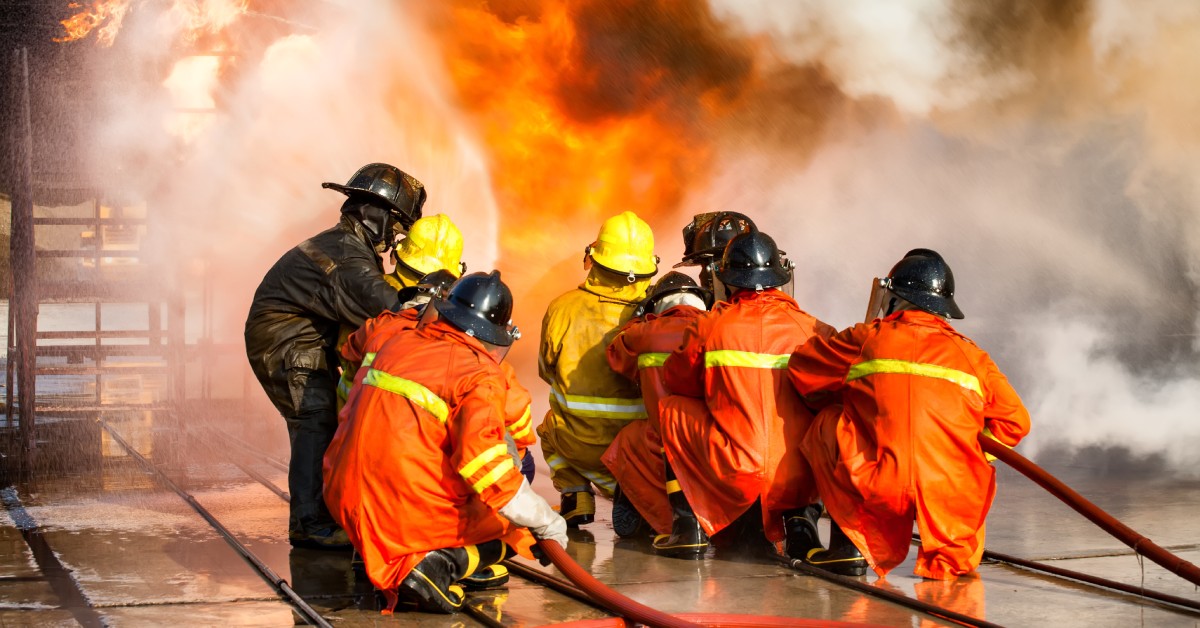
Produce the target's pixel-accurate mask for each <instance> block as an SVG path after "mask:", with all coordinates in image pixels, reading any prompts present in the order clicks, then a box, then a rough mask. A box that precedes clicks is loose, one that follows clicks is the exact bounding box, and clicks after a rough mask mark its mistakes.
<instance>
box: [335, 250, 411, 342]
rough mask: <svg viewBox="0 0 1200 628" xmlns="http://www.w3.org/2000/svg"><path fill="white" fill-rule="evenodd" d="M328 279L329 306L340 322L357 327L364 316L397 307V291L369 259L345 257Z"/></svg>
mask: <svg viewBox="0 0 1200 628" xmlns="http://www.w3.org/2000/svg"><path fill="white" fill-rule="evenodd" d="M332 280H333V291H334V303H333V307H334V310H335V312H336V313H337V316H338V319H339V320H340V321H341V322H342V323H345V324H348V325H351V326H353V327H355V328H358V327H360V326H362V324H363V322H365V321H366V320H367V319H368V318H373V317H375V316H379V315H380V314H381V313H382V312H384V311H386V310H393V311H395V310H399V309H400V293H399V292H398V291H397V290H396V289H395V288H393V287H391V286H389V285H388V283H387V281H385V280H384V279H383V272H382V271H380V270H379V268H378V266H376V265H375V264H374V262H373V261H372V260H368V259H366V258H363V257H348V258H346V259H344V260H342V261H340V262H339V263H338V264H337V266H335V267H334V269H333V271H332Z"/></svg>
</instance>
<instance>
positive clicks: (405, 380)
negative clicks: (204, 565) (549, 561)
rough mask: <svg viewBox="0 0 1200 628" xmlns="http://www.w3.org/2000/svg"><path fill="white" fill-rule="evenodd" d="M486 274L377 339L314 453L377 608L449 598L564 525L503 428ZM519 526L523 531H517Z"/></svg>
mask: <svg viewBox="0 0 1200 628" xmlns="http://www.w3.org/2000/svg"><path fill="white" fill-rule="evenodd" d="M511 315H512V294H511V292H509V289H508V287H507V286H505V285H504V283H503V282H502V281H501V278H500V273H499V272H496V271H493V272H492V273H489V274H485V273H474V274H470V275H467V276H465V277H463V278H462V279H460V280H459V281H458V282H456V283H455V284H454V286H452V287H451V289H450V292H449V294H447V295H446V296H445V297H444V298H438V299H434V300H433V301H432V302H431V305H430V307H429V308H427V309H426V312H425V313H424V314H423V315H422V317H421V321H420V322H419V323H418V324H417V326H416V328H415V329H411V330H404V331H400V332H399V333H396V334H394V335H393V336H392V337H391V338H389V339H388V340H386V341H385V342H384V343H383V345H382V346H380V347H379V348H378V350H377V351H376V352H375V355H374V356H373V358H372V360H371V362H370V364H369V366H368V365H364V367H363V368H362V369H361V373H360V377H359V382H358V383H357V384H356V386H355V388H354V390H353V392H352V393H351V395H350V398H349V400H348V401H347V404H346V408H345V410H344V411H343V421H342V423H341V425H340V426H339V427H338V431H337V434H336V435H335V436H334V439H333V443H332V444H331V445H330V447H329V451H328V452H327V453H326V455H325V468H324V473H325V499H326V501H327V503H328V504H329V507H330V510H331V511H332V512H333V515H334V517H335V518H336V519H337V520H338V521H339V522H340V523H341V524H342V526H343V527H344V528H345V530H346V532H347V533H348V534H349V536H350V539H351V541H352V542H353V543H354V547H355V549H356V550H357V551H358V552H359V553H360V554H361V555H362V558H363V565H364V568H365V571H366V572H367V576H368V578H369V579H370V580H371V583H372V584H373V585H374V586H375V587H376V588H377V589H378V590H379V591H380V592H382V593H383V595H384V597H385V598H386V600H387V606H386V608H385V609H384V612H385V613H390V612H391V611H392V610H393V609H394V608H395V606H396V603H397V601H398V600H399V599H404V600H405V601H407V602H410V603H414V604H416V605H417V607H418V608H419V609H420V610H424V611H429V612H441V613H452V612H455V611H457V610H458V609H460V608H461V607H462V604H463V586H464V584H465V583H464V584H460V582H462V581H463V580H464V578H468V577H470V576H472V575H474V574H475V573H476V572H477V571H478V570H480V569H483V568H486V567H490V566H492V565H494V564H496V563H498V562H500V561H501V560H502V559H503V558H504V557H505V555H507V554H508V553H509V552H510V551H516V552H517V553H519V554H521V555H523V556H525V557H526V558H532V554H531V552H530V547H531V546H532V543H533V539H534V538H540V539H551V540H554V541H557V542H558V543H560V544H561V545H562V546H563V547H564V548H565V547H566V544H567V526H566V522H565V521H563V519H562V517H560V516H559V515H558V514H557V513H555V512H554V510H553V509H552V508H551V507H550V505H549V504H547V503H546V501H545V500H543V499H542V498H541V497H538V496H537V495H536V494H535V493H534V492H533V490H532V489H531V488H530V487H529V483H528V482H527V481H525V479H524V478H523V477H522V475H521V473H520V472H519V470H518V465H519V461H518V460H517V459H516V457H515V451H514V449H513V447H512V446H511V445H510V444H509V443H510V442H511V441H510V440H509V439H507V438H506V436H505V434H506V431H505V397H506V389H507V383H506V379H505V377H506V376H505V374H504V371H503V370H502V369H501V368H500V364H501V363H502V360H503V358H504V355H505V354H506V353H507V351H508V349H509V348H510V347H511V345H512V343H513V341H514V340H515V339H516V338H518V337H519V333H518V332H517V331H516V329H515V328H514V327H513V326H512V325H511V321H510V317H511ZM531 533H532V536H531Z"/></svg>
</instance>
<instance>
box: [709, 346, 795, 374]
mask: <svg viewBox="0 0 1200 628" xmlns="http://www.w3.org/2000/svg"><path fill="white" fill-rule="evenodd" d="M791 357H792V354H790V353H784V354H776V353H754V352H753V351H734V350H732V349H718V350H716V351H707V352H705V354H704V367H705V368H714V367H721V366H739V367H745V368H753V369H786V368H787V365H788V360H789V359H790V358H791Z"/></svg>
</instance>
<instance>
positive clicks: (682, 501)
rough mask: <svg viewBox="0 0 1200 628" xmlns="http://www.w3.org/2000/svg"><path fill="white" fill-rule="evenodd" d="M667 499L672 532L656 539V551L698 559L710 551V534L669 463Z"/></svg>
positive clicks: (664, 554)
mask: <svg viewBox="0 0 1200 628" xmlns="http://www.w3.org/2000/svg"><path fill="white" fill-rule="evenodd" d="M666 470H667V500H669V501H670V502H671V516H672V521H671V534H669V535H668V534H660V535H658V536H657V537H655V539H654V553H656V554H658V555H660V556H670V557H672V558H684V559H689V560H698V559H701V558H704V553H705V552H707V551H708V535H707V534H705V533H704V530H703V529H702V528H701V527H700V521H699V520H697V519H696V513H694V512H692V506H691V504H689V503H688V501H687V497H685V496H684V494H683V490H682V489H680V488H679V482H678V481H676V480H675V472H674V471H672V470H671V465H669V464H668V465H667V469H666Z"/></svg>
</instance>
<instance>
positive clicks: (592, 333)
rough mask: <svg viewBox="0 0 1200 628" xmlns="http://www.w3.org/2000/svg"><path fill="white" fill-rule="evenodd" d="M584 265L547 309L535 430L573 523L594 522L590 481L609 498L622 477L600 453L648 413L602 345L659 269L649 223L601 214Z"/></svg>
mask: <svg viewBox="0 0 1200 628" xmlns="http://www.w3.org/2000/svg"><path fill="white" fill-rule="evenodd" d="M584 269H585V270H587V271H588V275H587V279H586V280H585V281H584V282H583V283H582V284H580V285H579V287H577V288H575V289H573V290H571V291H570V292H567V293H566V294H563V295H562V296H560V297H558V298H557V299H555V300H554V301H552V302H551V303H550V306H549V308H548V309H547V310H546V315H545V317H544V318H543V319H542V337H541V348H540V351H539V354H538V373H539V374H540V375H541V377H542V379H543V380H545V381H546V383H547V384H549V385H550V411H549V412H547V413H546V418H545V420H543V421H542V424H541V425H540V426H538V430H537V433H538V437H539V439H540V440H541V443H542V453H543V454H544V455H545V457H546V464H547V465H549V467H550V476H551V480H552V481H553V482H554V488H556V489H557V490H558V492H559V493H560V494H561V496H562V497H561V499H562V502H561V508H560V510H559V513H560V514H561V515H562V516H563V518H564V519H566V521H567V525H568V526H570V527H578V526H579V525H582V524H587V523H591V522H592V521H593V519H594V517H595V513H596V501H595V497H594V492H593V487H594V488H595V490H599V491H600V494H601V495H604V496H605V497H612V494H613V490H614V489H616V486H617V483H616V480H615V479H614V478H613V476H612V475H611V474H610V473H609V472H608V469H607V468H605V466H604V463H603V462H601V461H600V457H601V456H602V455H603V454H604V451H605V449H607V448H608V446H609V444H610V443H612V440H613V437H615V436H616V434H617V432H619V431H621V428H623V427H625V426H626V425H628V423H629V422H630V421H636V420H645V418H646V408H645V406H643V405H642V399H641V394H640V392H639V391H638V389H637V385H636V384H635V383H633V382H632V381H630V380H628V379H626V378H624V377H622V376H620V375H617V374H616V373H614V372H613V371H612V369H611V368H609V366H608V360H607V358H606V355H605V347H607V346H608V345H609V343H610V342H611V341H612V339H613V337H614V336H615V335H616V333H617V330H618V328H619V327H620V326H621V325H622V324H624V323H625V321H628V320H629V319H630V318H631V317H632V316H633V313H634V310H636V309H637V305H638V303H639V302H641V300H642V299H644V298H645V297H646V290H647V288H649V286H650V279H651V278H652V277H653V276H654V275H655V274H657V273H658V257H657V256H656V255H655V254H654V233H653V232H652V231H651V230H650V225H647V224H646V223H645V221H643V220H642V219H641V218H638V216H637V215H636V214H634V213H633V212H629V211H627V212H624V213H621V214H619V215H617V216H613V217H612V218H609V219H608V220H606V221H604V224H603V225H601V227H600V233H599V235H598V236H597V237H596V241H595V242H593V243H592V244H591V245H589V246H588V247H587V249H586V251H585V255H584Z"/></svg>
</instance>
